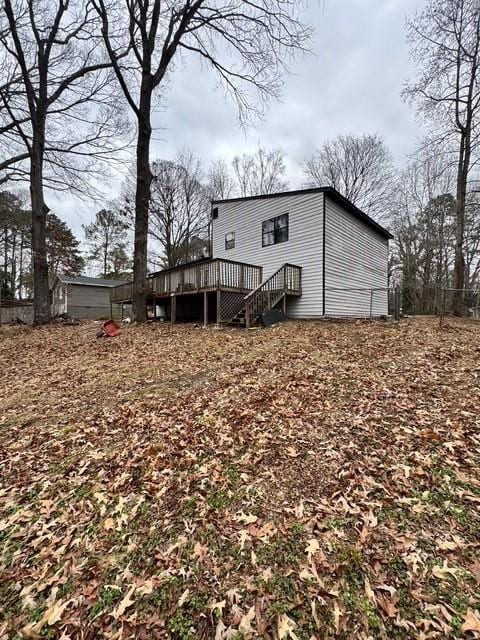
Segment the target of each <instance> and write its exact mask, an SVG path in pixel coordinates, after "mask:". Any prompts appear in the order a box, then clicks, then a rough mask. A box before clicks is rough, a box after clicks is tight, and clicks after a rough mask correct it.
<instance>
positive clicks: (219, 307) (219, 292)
mask: <svg viewBox="0 0 480 640" xmlns="http://www.w3.org/2000/svg"><path fill="white" fill-rule="evenodd" d="M221 295H222V292H221V291H220V289H217V329H220V326H221V325H220V322H221V320H222V307H221Z"/></svg>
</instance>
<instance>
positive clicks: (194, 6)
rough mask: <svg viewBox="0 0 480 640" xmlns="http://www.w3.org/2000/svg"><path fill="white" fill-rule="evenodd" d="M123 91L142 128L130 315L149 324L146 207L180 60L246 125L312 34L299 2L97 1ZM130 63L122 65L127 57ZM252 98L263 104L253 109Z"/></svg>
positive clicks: (275, 90)
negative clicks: (163, 90)
mask: <svg viewBox="0 0 480 640" xmlns="http://www.w3.org/2000/svg"><path fill="white" fill-rule="evenodd" d="M93 2H94V4H95V7H96V9H97V11H98V13H99V15H100V16H101V19H102V34H103V38H104V41H105V47H106V49H107V51H108V54H109V57H110V60H111V61H112V64H113V68H114V70H115V73H116V75H117V78H118V81H119V84H120V86H121V88H122V90H123V92H124V94H125V97H126V100H127V102H128V104H129V106H130V108H131V110H132V112H133V114H134V116H135V119H136V122H137V154H136V161H137V164H136V194H135V242H134V278H133V289H134V293H133V307H134V315H135V318H136V320H137V321H138V322H143V321H145V320H146V276H147V236H148V207H149V194H150V185H151V181H152V174H151V171H150V141H151V136H152V106H153V99H154V95H155V93H156V92H158V89H159V87H161V86H163V85H164V84H165V81H166V79H167V73H168V72H169V71H170V69H171V67H172V63H173V61H174V60H177V59H179V60H180V54H181V53H184V54H194V55H196V56H198V57H199V58H200V60H202V62H203V63H205V64H206V66H207V67H209V68H211V69H213V70H214V71H215V72H216V74H217V77H218V79H219V81H220V83H221V84H222V86H223V87H224V89H225V90H226V91H227V92H228V93H230V94H231V95H232V96H233V97H234V99H235V101H236V103H237V105H238V108H239V113H240V115H241V117H246V116H247V115H248V114H249V113H255V112H259V111H261V110H262V103H264V102H265V101H266V100H267V99H268V98H271V97H274V96H276V95H277V94H278V92H279V89H280V72H281V71H282V70H283V69H285V66H286V65H285V62H284V60H285V58H286V57H287V56H288V55H289V54H293V53H294V52H295V51H297V50H299V49H303V48H304V47H305V45H306V43H307V41H308V38H309V30H308V29H306V28H305V27H304V26H303V25H302V24H301V23H300V22H299V21H298V19H297V17H296V16H297V14H298V7H299V5H300V4H302V3H301V2H299V1H298V0H212V1H211V2H207V1H206V0H183V1H180V2H179V1H178V0H122V1H121V2H118V0H116V1H115V2H113V1H112V0H93ZM127 51H130V55H129V56H127V57H126V58H124V56H125V53H126V52H127ZM253 95H255V96H256V97H257V98H260V101H258V100H256V101H253V100H252V97H253Z"/></svg>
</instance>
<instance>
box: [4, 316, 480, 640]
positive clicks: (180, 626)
mask: <svg viewBox="0 0 480 640" xmlns="http://www.w3.org/2000/svg"><path fill="white" fill-rule="evenodd" d="M97 329H98V325H97V324H95V323H85V324H81V325H80V326H77V327H48V328H37V329H31V328H2V329H0V397H1V399H2V400H1V409H0V478H1V481H0V482H1V484H0V541H1V544H0V639H1V640H3V639H7V638H8V639H11V638H62V639H63V640H68V639H69V638H71V639H96V638H112V639H113V638H116V639H123V638H140V639H151V638H173V639H178V640H189V639H192V640H193V639H197V638H204V639H210V638H211V639H212V640H223V639H230V640H249V639H254V638H271V639H274V640H283V639H287V640H288V639H292V640H311V639H317V640H321V639H322V640H323V639H324V638H344V639H347V638H348V639H350V638H352V639H353V638H358V639H367V638H385V639H391V638H399V639H400V638H419V639H422V638H423V639H426V638H475V637H478V638H480V612H479V609H480V588H479V585H480V410H479V406H480V322H477V323H475V322H473V321H454V320H449V321H448V322H447V324H446V326H445V327H443V328H441V327H439V322H438V320H437V319H414V320H404V321H402V322H401V323H400V324H399V325H395V324H384V323H376V322H373V323H371V322H345V323H342V322H338V323H335V322H322V323H295V322H292V323H285V324H283V325H280V326H278V327H275V328H272V329H269V330H252V331H241V330H237V331H235V330H225V331H215V330H213V329H208V330H204V329H197V328H194V327H192V326H175V327H171V326H170V325H153V324H150V325H147V326H144V327H135V326H131V327H126V328H125V329H124V330H123V332H122V334H121V335H120V336H119V337H118V338H113V339H104V340H99V339H96V337H95V336H96V331H97Z"/></svg>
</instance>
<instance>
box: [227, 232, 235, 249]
mask: <svg viewBox="0 0 480 640" xmlns="http://www.w3.org/2000/svg"><path fill="white" fill-rule="evenodd" d="M234 247H235V231H230V233H226V234H225V249H233V248H234Z"/></svg>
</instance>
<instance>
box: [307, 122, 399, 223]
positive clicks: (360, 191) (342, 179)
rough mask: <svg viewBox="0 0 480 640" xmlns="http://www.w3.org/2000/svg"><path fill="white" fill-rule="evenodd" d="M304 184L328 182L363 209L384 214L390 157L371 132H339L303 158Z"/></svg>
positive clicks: (390, 183) (390, 186) (390, 177)
mask: <svg viewBox="0 0 480 640" xmlns="http://www.w3.org/2000/svg"><path fill="white" fill-rule="evenodd" d="M303 170H304V174H305V177H306V182H307V185H308V186H311V187H321V186H332V187H334V188H335V189H337V190H338V191H340V193H341V194H342V195H344V196H345V197H346V198H348V199H349V200H351V201H352V202H353V203H354V204H356V205H357V206H358V207H359V208H360V209H363V210H364V211H365V212H366V213H368V214H371V215H374V216H376V217H378V218H379V219H382V218H385V216H386V215H387V213H388V209H389V199H390V197H391V195H392V193H393V189H394V180H393V169H392V159H391V155H390V152H389V151H388V149H387V147H386V146H385V143H384V141H383V139H382V138H381V137H380V136H378V135H376V134H374V135H371V134H364V135H361V136H356V135H353V134H348V135H340V136H338V137H337V138H334V139H333V140H328V141H327V142H325V143H324V144H323V146H322V147H321V148H320V149H319V150H318V151H316V152H315V153H314V154H313V156H312V157H311V158H310V159H309V160H307V161H306V162H305V165H304V169H303Z"/></svg>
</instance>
